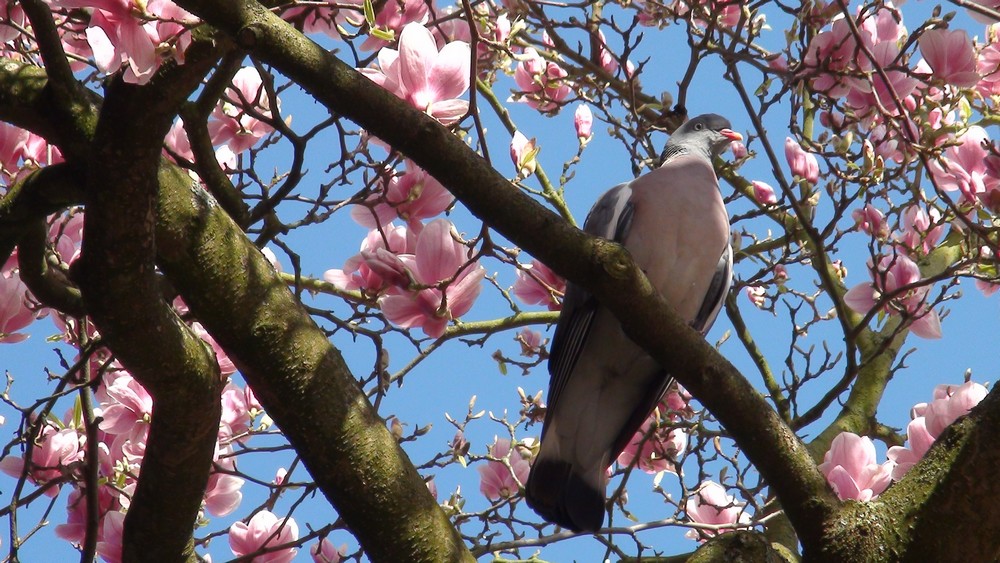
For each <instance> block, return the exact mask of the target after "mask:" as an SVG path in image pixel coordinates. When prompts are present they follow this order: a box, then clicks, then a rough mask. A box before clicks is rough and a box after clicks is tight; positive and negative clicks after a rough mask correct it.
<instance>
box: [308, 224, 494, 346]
mask: <svg viewBox="0 0 1000 563" xmlns="http://www.w3.org/2000/svg"><path fill="white" fill-rule="evenodd" d="M485 276H486V270H485V269H484V268H483V267H482V266H481V265H480V264H479V260H478V259H475V258H473V257H472V256H471V250H470V249H469V247H468V246H467V245H466V244H465V243H464V242H462V241H461V240H460V239H459V237H458V234H457V233H456V232H455V228H454V225H452V223H451V222H450V221H448V220H447V219H435V220H434V221H431V222H430V223H428V224H427V225H421V224H420V223H419V222H413V221H411V223H410V225H409V227H397V226H394V225H393V224H391V223H389V224H387V225H384V226H381V227H378V228H376V229H373V230H372V231H371V232H369V233H368V236H367V237H365V240H364V242H362V244H361V252H360V253H359V254H357V255H355V256H354V257H352V258H350V259H348V261H347V262H346V263H345V264H344V267H343V268H342V269H334V270H327V271H326V273H324V274H323V278H324V279H325V280H326V281H328V282H330V283H332V284H334V285H336V286H337V287H340V288H342V289H347V290H361V291H363V292H364V293H365V294H366V295H370V296H377V297H378V300H379V306H380V307H381V309H382V313H383V314H384V315H385V317H386V318H387V319H389V321H390V322H392V323H394V324H396V325H398V326H400V327H403V328H420V329H422V330H423V332H424V334H426V335H428V336H430V337H432V338H438V337H440V336H442V335H443V334H444V331H445V329H446V328H447V326H448V323H449V322H450V321H451V320H453V319H457V318H459V317H461V316H462V315H465V314H466V313H468V312H469V310H470V309H471V308H472V305H473V303H475V301H476V298H477V297H479V292H480V291H481V290H482V283H481V282H482V281H483V278H485Z"/></svg>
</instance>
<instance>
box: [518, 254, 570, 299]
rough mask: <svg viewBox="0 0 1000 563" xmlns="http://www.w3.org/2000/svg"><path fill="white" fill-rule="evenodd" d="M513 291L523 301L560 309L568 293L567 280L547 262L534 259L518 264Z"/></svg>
mask: <svg viewBox="0 0 1000 563" xmlns="http://www.w3.org/2000/svg"><path fill="white" fill-rule="evenodd" d="M513 291H514V296H515V297H517V298H518V299H519V300H520V301H521V302H522V303H525V304H527V305H545V306H546V307H547V308H548V310H549V311H558V310H559V309H560V308H561V307H562V296H563V295H564V294H565V293H566V280H565V279H563V278H562V276H560V275H559V274H557V273H555V272H553V271H552V270H551V269H549V267H548V266H546V265H545V264H542V263H541V262H539V261H538V260H532V261H531V264H520V265H519V266H518V268H517V281H516V282H514V288H513Z"/></svg>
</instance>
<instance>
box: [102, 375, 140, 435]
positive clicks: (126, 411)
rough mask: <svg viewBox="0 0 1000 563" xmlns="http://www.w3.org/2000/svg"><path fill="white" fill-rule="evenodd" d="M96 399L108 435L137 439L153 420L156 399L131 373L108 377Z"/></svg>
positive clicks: (104, 377)
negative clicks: (138, 434) (137, 435)
mask: <svg viewBox="0 0 1000 563" xmlns="http://www.w3.org/2000/svg"><path fill="white" fill-rule="evenodd" d="M96 395H97V400H98V401H99V402H100V405H101V412H102V413H103V414H102V418H103V420H102V421H101V423H100V425H99V426H100V428H101V430H103V431H105V432H107V433H108V434H113V435H115V436H118V435H134V434H135V433H136V432H138V431H141V430H144V429H140V428H139V427H138V425H140V423H143V424H142V426H146V424H145V423H148V422H149V420H150V417H151V416H152V413H153V398H152V397H151V396H150V395H149V393H148V392H147V391H146V389H145V388H144V387H143V386H142V385H141V384H140V383H139V382H138V381H136V380H135V378H133V377H132V376H131V375H130V374H129V373H128V372H127V371H124V370H111V371H108V372H107V373H105V374H104V376H103V377H102V385H101V387H99V388H98V390H97V393H96Z"/></svg>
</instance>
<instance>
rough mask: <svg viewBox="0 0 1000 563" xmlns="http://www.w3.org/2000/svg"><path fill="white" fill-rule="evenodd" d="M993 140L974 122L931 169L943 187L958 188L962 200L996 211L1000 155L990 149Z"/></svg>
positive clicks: (999, 209)
mask: <svg viewBox="0 0 1000 563" xmlns="http://www.w3.org/2000/svg"><path fill="white" fill-rule="evenodd" d="M990 143H991V142H990V137H989V134H987V132H986V130H985V129H983V128H982V127H979V126H978V125H973V126H972V127H969V128H968V129H966V131H965V132H964V133H963V134H962V135H961V136H959V137H957V138H955V139H954V144H952V145H951V146H949V147H948V148H946V149H945V150H944V153H943V154H942V155H941V157H940V158H938V159H936V160H932V161H931V163H930V166H929V171H930V174H931V177H932V178H933V179H934V181H935V183H937V186H938V187H939V188H941V189H942V190H945V191H949V192H956V191H957V192H958V193H959V194H960V195H961V201H963V202H965V203H968V204H975V203H977V202H978V203H981V204H983V205H984V206H985V207H986V208H988V209H990V210H991V211H993V212H994V213H996V212H1000V157H998V156H996V155H995V154H993V153H992V152H991V151H990V150H989V148H988V147H989V146H990Z"/></svg>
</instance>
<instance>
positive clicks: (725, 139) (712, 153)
mask: <svg viewBox="0 0 1000 563" xmlns="http://www.w3.org/2000/svg"><path fill="white" fill-rule="evenodd" d="M731 127H732V125H731V124H730V123H729V120H728V119H726V118H725V117H722V116H721V115H716V114H714V113H706V114H703V115H699V116H698V117H695V118H693V119H690V120H688V121H687V122H686V123H684V124H683V125H681V126H680V127H678V128H677V130H676V131H674V134H673V135H671V136H670V140H668V141H667V146H666V147H664V149H663V155H662V156H661V158H660V161H661V164H662V163H663V162H666V161H667V160H668V159H669V158H671V157H673V156H675V155H678V154H684V153H697V154H702V155H704V156H705V158H707V159H709V160H711V159H712V158H713V157H716V156H718V155H720V154H722V151H724V150H726V147H728V146H729V143H731V142H732V141H742V140H743V135H740V134H739V133H737V132H736V131H733V130H732V129H731Z"/></svg>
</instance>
